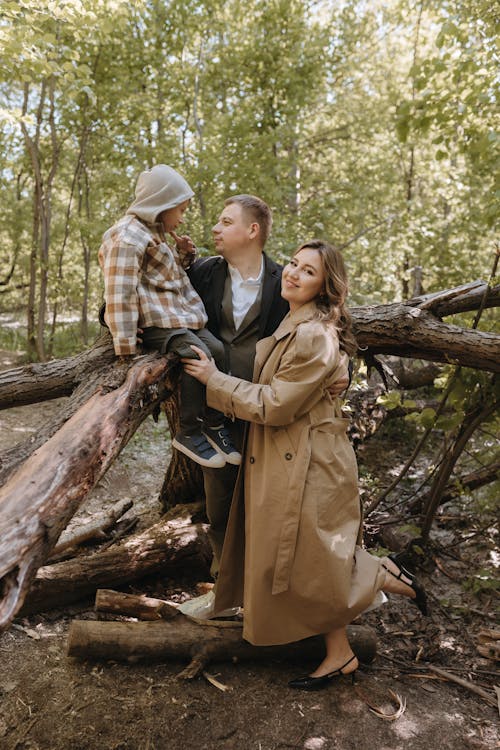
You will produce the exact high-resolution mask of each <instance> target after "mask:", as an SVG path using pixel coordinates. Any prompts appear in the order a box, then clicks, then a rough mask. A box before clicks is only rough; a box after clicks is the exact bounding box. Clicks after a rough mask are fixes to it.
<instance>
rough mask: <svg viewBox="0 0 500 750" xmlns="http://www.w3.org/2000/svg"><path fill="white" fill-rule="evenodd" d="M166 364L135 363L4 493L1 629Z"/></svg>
mask: <svg viewBox="0 0 500 750" xmlns="http://www.w3.org/2000/svg"><path fill="white" fill-rule="evenodd" d="M166 368H167V361H166V359H164V358H163V359H161V358H156V359H154V360H153V361H150V362H146V363H140V364H137V365H136V366H133V367H132V368H131V369H130V371H129V373H128V375H127V379H126V381H125V383H124V384H123V386H122V387H121V388H118V389H117V390H115V391H111V392H110V393H101V392H98V393H96V394H95V395H94V396H93V397H92V398H91V399H89V401H88V402H87V403H86V404H85V405H84V406H83V407H82V408H81V409H80V410H79V411H78V412H77V413H76V414H75V415H74V416H73V417H72V418H71V419H69V420H68V421H67V422H66V423H65V424H64V425H63V427H62V428H61V429H60V430H59V431H58V432H57V433H56V434H55V435H54V436H53V437H52V438H50V439H49V440H48V441H47V442H46V443H45V444H44V445H43V446H42V447H41V448H39V449H38V450H37V451H36V452H35V453H34V454H33V455H32V456H30V457H29V458H28V460H27V461H26V462H25V463H24V464H23V465H22V467H21V468H20V469H18V470H17V471H16V472H15V473H14V474H12V475H11V477H10V479H9V480H8V481H7V482H6V484H5V485H4V486H3V487H2V488H1V490H0V593H1V597H2V598H1V600H0V631H1V630H2V628H5V627H6V626H7V625H8V624H9V623H10V621H11V620H12V618H13V617H14V615H15V614H16V612H18V611H19V608H20V607H21V605H22V602H23V600H24V597H25V596H26V593H27V591H28V589H29V586H30V583H31V581H32V579H33V577H34V575H35V573H36V571H37V569H38V568H39V567H40V565H42V564H43V563H44V561H45V560H46V559H47V558H48V556H49V554H50V552H51V551H52V548H53V547H54V545H55V543H56V542H57V540H58V538H59V536H60V534H61V532H62V530H63V529H64V528H65V526H66V525H67V523H68V521H69V520H70V518H71V517H72V516H73V515H74V513H75V512H76V510H77V508H78V506H79V505H80V503H81V502H82V500H83V499H84V498H85V497H86V495H87V493H88V492H89V490H90V489H91V488H92V487H93V486H94V485H95V484H96V483H97V481H98V480H99V479H100V478H101V477H102V476H103V474H104V473H105V471H106V469H107V468H108V467H109V466H110V465H111V463H112V462H113V461H114V459H115V458H116V456H117V455H118V454H119V453H120V450H121V449H122V447H123V446H124V445H125V444H126V443H127V442H128V440H129V438H130V437H131V435H133V433H134V432H135V430H136V429H137V426H138V425H139V424H140V423H141V422H142V421H143V419H144V418H145V416H146V415H147V414H148V409H147V406H148V403H149V402H150V401H151V399H152V398H157V397H158V392H159V390H161V379H162V376H163V375H164V373H165V371H166Z"/></svg>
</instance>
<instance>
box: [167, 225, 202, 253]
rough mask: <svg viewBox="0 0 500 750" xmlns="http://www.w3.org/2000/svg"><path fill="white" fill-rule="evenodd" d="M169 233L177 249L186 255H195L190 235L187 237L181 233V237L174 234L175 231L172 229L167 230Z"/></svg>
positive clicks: (194, 247) (194, 246)
mask: <svg viewBox="0 0 500 750" xmlns="http://www.w3.org/2000/svg"><path fill="white" fill-rule="evenodd" d="M169 234H170V236H171V237H172V239H173V240H174V242H175V244H176V245H177V248H178V249H179V250H181V251H182V252H183V253H185V254H186V255H192V256H193V258H194V256H195V255H196V245H195V244H194V242H193V240H192V239H191V237H189V235H187V234H183V235H182V237H180V236H179V235H178V234H176V232H174V230H173V229H172V231H171V232H169Z"/></svg>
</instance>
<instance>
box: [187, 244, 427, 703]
mask: <svg viewBox="0 0 500 750" xmlns="http://www.w3.org/2000/svg"><path fill="white" fill-rule="evenodd" d="M281 294H282V296H283V297H284V298H285V299H286V300H287V301H288V302H289V305H290V313H289V314H288V315H287V316H286V318H285V319H284V320H283V322H282V323H281V324H280V326H279V327H278V329H277V330H276V331H275V333H274V335H273V336H271V337H269V338H267V339H263V340H262V341H260V342H259V343H258V345H257V356H256V360H255V369H254V380H255V381H256V382H254V383H248V382H247V381H244V380H240V379H239V378H235V377H232V376H231V375H226V374H224V373H221V372H219V371H218V370H217V368H216V366H215V364H214V363H213V362H212V361H209V360H208V358H206V357H205V356H204V355H203V353H202V352H201V351H199V350H198V349H196V350H195V351H196V352H197V353H198V355H199V356H200V360H184V365H185V369H186V372H187V373H188V374H189V375H193V376H194V377H196V378H198V379H199V380H200V381H201V382H202V383H205V384H206V386H207V401H208V403H209V405H210V406H212V407H214V408H217V409H220V410H221V411H223V412H224V413H225V414H226V415H227V416H230V417H233V418H234V417H238V418H241V419H245V420H248V421H249V422H250V423H251V424H250V428H249V431H248V438H247V443H246V447H245V459H244V465H243V470H242V471H240V475H239V482H238V485H237V487H236V490H235V494H234V497H233V503H232V507H231V515H230V519H229V525H228V531H227V533H226V539H225V542H224V550H223V554H222V560H221V568H220V573H219V578H218V582H217V593H216V602H215V607H216V611H217V610H221V609H225V608H227V607H230V606H235V605H240V604H242V603H243V607H244V624H243V637H244V638H245V639H247V640H248V641H250V642H251V643H253V644H255V645H262V646H266V645H273V644H281V643H288V642H291V641H297V640H300V639H302V638H306V637H308V636H312V635H315V634H319V633H321V634H324V636H325V643H326V655H325V658H324V659H323V661H322V662H321V664H319V666H318V667H317V668H316V669H315V670H314V672H313V673H312V674H310V675H306V676H305V677H299V678H297V679H295V680H292V681H291V682H290V683H289V684H290V686H292V687H296V688H300V689H304V690H317V689H319V688H322V687H326V686H327V685H328V684H329V683H330V682H331V681H332V680H333V679H334V678H336V677H339V676H340V675H348V674H350V675H352V676H353V677H354V672H355V670H356V669H357V667H358V661H357V659H356V657H355V655H354V654H353V652H352V650H351V647H350V645H349V642H348V640H347V634H346V626H347V624H348V623H350V622H351V621H352V620H353V619H354V618H355V617H356V616H357V615H359V614H360V613H361V612H363V611H364V610H365V609H367V608H368V607H369V606H370V604H371V603H372V602H373V600H374V598H375V596H376V594H377V593H378V592H379V591H380V590H383V591H390V592H393V593H399V594H402V595H404V596H408V597H412V598H416V601H417V604H418V606H419V607H420V608H421V609H425V596H424V593H423V591H422V589H421V588H420V587H419V586H418V584H417V583H416V582H415V581H413V580H412V579H411V577H410V576H409V574H408V573H407V572H406V571H402V570H401V569H400V568H398V566H397V564H396V563H395V562H394V561H393V560H391V559H390V558H386V559H384V560H380V559H379V558H376V557H373V556H372V555H370V554H369V553H368V552H366V551H365V550H363V549H361V548H360V547H359V546H358V544H359V540H360V531H361V528H360V527H361V512H360V503H359V495H358V485H357V467H356V459H355V455H354V451H353V449H352V446H351V444H350V442H349V440H348V438H347V435H346V429H347V424H348V420H347V419H345V418H343V416H342V413H341V409H340V404H339V401H338V399H334V400H332V398H331V396H330V395H329V393H328V386H329V385H330V383H333V382H334V381H335V380H336V379H337V378H338V374H339V371H340V370H342V369H344V368H345V362H346V359H347V357H348V356H350V355H352V354H354V352H355V351H356V342H355V339H354V337H353V334H352V332H351V325H350V316H349V313H348V311H347V309H346V307H345V299H346V296H347V275H346V271H345V267H344V262H343V259H342V256H341V254H340V252H339V251H338V250H336V249H335V248H333V247H332V246H331V245H329V244H328V243H326V242H321V241H319V240H313V241H311V242H307V243H305V244H304V245H302V246H301V247H299V249H298V250H297V252H296V253H295V255H294V256H293V258H292V259H291V261H290V263H289V264H288V265H287V266H286V267H285V268H284V270H283V277H282V291H281Z"/></svg>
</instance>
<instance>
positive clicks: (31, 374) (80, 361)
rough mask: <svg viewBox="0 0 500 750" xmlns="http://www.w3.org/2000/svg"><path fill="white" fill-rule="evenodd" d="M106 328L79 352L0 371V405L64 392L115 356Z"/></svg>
mask: <svg viewBox="0 0 500 750" xmlns="http://www.w3.org/2000/svg"><path fill="white" fill-rule="evenodd" d="M109 343H110V336H109V334H108V333H107V332H106V333H104V334H103V335H101V336H100V337H99V338H98V339H97V341H96V342H95V344H94V345H93V346H92V347H91V348H90V349H87V350H86V351H84V352H80V354H75V355H74V356H73V357H66V358H64V359H52V360H50V361H49V362H43V363H34V364H30V365H25V366H24V367H16V368H14V369H12V370H5V371H4V372H0V409H9V408H10V407H11V406H14V404H16V405H17V406H21V405H22V404H33V403H36V402H38V401H48V400H49V399H52V398H59V397H60V396H68V395H70V394H71V393H73V391H74V390H75V388H76V387H77V386H79V385H80V384H81V383H87V381H88V380H89V379H92V376H93V375H94V373H95V372H96V371H101V370H102V369H103V368H104V367H105V366H106V365H110V364H111V363H112V362H113V361H114V360H115V354H114V352H113V347H112V346H111V347H110V345H109Z"/></svg>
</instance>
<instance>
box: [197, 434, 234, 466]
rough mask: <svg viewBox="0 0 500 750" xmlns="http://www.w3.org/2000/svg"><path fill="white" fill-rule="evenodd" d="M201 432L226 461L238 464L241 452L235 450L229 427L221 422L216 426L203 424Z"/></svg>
mask: <svg viewBox="0 0 500 750" xmlns="http://www.w3.org/2000/svg"><path fill="white" fill-rule="evenodd" d="M203 434H204V435H205V437H206V439H207V440H208V442H209V443H210V445H211V446H212V448H215V450H216V451H217V452H218V453H219V454H220V455H221V456H222V457H223V458H224V459H225V460H226V463H228V464H233V466H239V465H240V464H241V453H239V452H238V451H237V450H236V447H235V445H234V443H233V438H232V435H231V431H230V429H229V427H226V425H224V424H222V425H219V426H218V427H209V426H208V425H203Z"/></svg>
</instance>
